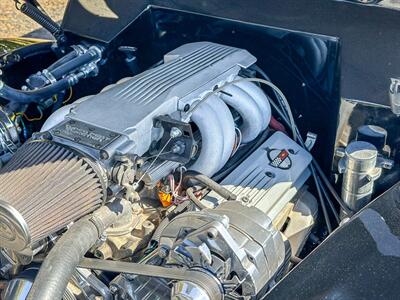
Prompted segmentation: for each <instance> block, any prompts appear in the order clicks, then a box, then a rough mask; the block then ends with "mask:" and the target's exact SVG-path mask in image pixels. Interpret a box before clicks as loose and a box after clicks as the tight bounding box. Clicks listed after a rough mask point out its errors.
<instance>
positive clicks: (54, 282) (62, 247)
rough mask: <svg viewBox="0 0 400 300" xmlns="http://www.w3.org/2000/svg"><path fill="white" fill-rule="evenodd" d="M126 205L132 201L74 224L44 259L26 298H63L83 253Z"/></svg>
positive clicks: (119, 202)
mask: <svg viewBox="0 0 400 300" xmlns="http://www.w3.org/2000/svg"><path fill="white" fill-rule="evenodd" d="M125 205H129V202H127V201H126V200H115V201H113V202H111V203H109V204H107V205H105V206H102V207H101V208H99V209H98V210H96V211H95V212H93V214H92V215H89V216H87V217H85V218H83V219H81V220H79V221H77V222H76V223H74V224H73V225H72V226H71V227H70V228H69V229H68V231H67V232H66V233H64V234H63V235H62V237H61V238H60V239H59V240H58V241H57V243H56V244H55V246H54V247H53V248H52V249H51V251H50V252H49V254H48V255H47V257H46V258H45V260H44V262H43V264H42V266H41V267H40V270H39V273H38V275H37V276H36V279H35V282H34V283H33V285H32V288H31V290H30V292H29V295H28V298H27V299H28V300H35V299H41V300H57V299H62V297H63V294H64V291H65V289H66V287H67V284H68V281H69V280H70V278H71V276H72V275H73V273H74V272H75V269H76V267H77V266H78V264H79V262H80V260H81V259H82V258H83V256H84V254H85V253H86V252H87V251H88V250H89V249H90V248H91V247H92V246H93V245H94V244H95V243H96V241H97V240H98V239H99V238H100V236H101V235H102V233H103V232H104V231H105V230H106V228H107V227H109V226H111V225H112V224H113V223H114V222H115V221H116V220H117V218H118V217H119V216H120V215H121V214H122V213H123V211H124V209H123V208H124V206H125Z"/></svg>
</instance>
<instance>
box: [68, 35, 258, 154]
mask: <svg viewBox="0 0 400 300" xmlns="http://www.w3.org/2000/svg"><path fill="white" fill-rule="evenodd" d="M255 61H256V58H255V57H254V56H252V55H251V54H250V53H248V52H247V51H246V50H242V49H238V48H233V47H228V46H223V45H219V44H214V43H210V42H198V43H192V44H185V45H183V46H181V47H179V48H177V49H175V50H173V51H171V52H169V53H168V54H166V55H165V56H164V64H162V65H160V66H157V67H155V68H153V69H150V70H147V71H145V72H143V73H141V74H139V75H137V76H135V77H132V78H125V79H123V80H120V81H119V82H118V83H116V84H114V85H111V86H108V87H106V88H104V89H103V91H102V92H101V93H99V94H97V95H94V96H91V97H89V98H88V99H87V100H85V101H83V102H81V103H79V105H77V106H76V107H75V108H74V109H73V110H72V111H71V113H69V114H68V115H67V119H72V120H74V121H76V122H78V123H85V124H88V125H91V126H93V127H95V128H103V129H106V130H108V131H110V132H113V133H116V134H119V135H121V137H120V138H119V139H121V141H120V142H117V141H116V142H115V144H116V145H118V147H122V145H124V147H127V146H126V143H129V142H131V145H130V146H129V148H130V149H129V150H131V151H132V152H135V153H136V154H138V155H142V154H143V153H145V152H146V151H147V150H148V148H149V146H150V144H151V142H152V131H151V128H153V125H154V124H153V122H154V121H153V119H154V117H155V116H160V115H164V114H173V113H175V112H177V111H178V110H183V108H184V107H185V105H187V104H189V105H190V104H192V103H193V102H194V101H196V100H199V99H201V97H202V96H204V95H205V94H206V93H207V92H210V91H212V90H213V89H214V87H215V86H216V85H218V84H219V85H220V84H223V83H224V82H226V81H227V80H228V79H230V80H233V79H234V77H235V76H236V75H238V73H239V71H240V69H241V67H244V68H246V67H249V66H250V65H252V64H254V63H255ZM178 117H179V116H178ZM153 134H154V132H153ZM134 141H135V142H134Z"/></svg>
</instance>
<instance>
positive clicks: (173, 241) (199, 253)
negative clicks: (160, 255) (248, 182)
mask: <svg viewBox="0 0 400 300" xmlns="http://www.w3.org/2000/svg"><path fill="white" fill-rule="evenodd" d="M160 247H161V248H164V249H171V251H169V256H168V258H167V262H168V263H169V264H172V265H174V264H178V265H184V266H187V267H190V268H193V267H201V268H204V269H207V270H211V271H212V272H213V273H215V274H217V275H218V278H219V280H220V281H221V282H222V284H223V285H224V284H226V285H224V286H225V289H226V290H225V293H227V292H229V289H233V290H235V289H236V287H235V282H236V281H235V280H234V279H232V278H231V277H232V274H235V276H236V277H237V279H238V281H237V282H236V283H237V285H240V286H241V292H240V293H241V294H242V295H243V296H255V295H256V294H257V293H258V292H260V291H261V290H262V288H263V287H264V286H265V285H266V284H267V283H268V282H269V281H270V280H271V279H272V278H274V275H276V273H277V272H278V270H279V269H280V268H281V267H282V265H283V264H284V262H285V258H286V257H287V255H288V253H287V250H288V249H286V247H285V244H284V241H283V238H282V235H281V233H280V232H279V231H277V230H276V229H275V228H274V226H273V225H272V221H271V219H270V218H269V217H268V216H267V215H266V214H264V213H263V212H262V211H260V210H259V209H257V208H255V207H246V206H244V205H243V204H242V203H240V202H239V201H227V202H223V203H222V204H221V205H219V206H218V207H217V208H215V209H205V210H202V211H198V212H186V213H183V214H181V215H179V216H177V217H176V218H174V219H173V220H172V221H171V222H170V223H169V224H168V225H167V226H166V227H165V229H164V230H163V232H162V234H161V237H160ZM235 276H234V277H235ZM185 299H186V298H185ZM189 299H192V298H189Z"/></svg>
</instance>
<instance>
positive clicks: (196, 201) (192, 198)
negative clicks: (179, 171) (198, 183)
mask: <svg viewBox="0 0 400 300" xmlns="http://www.w3.org/2000/svg"><path fill="white" fill-rule="evenodd" d="M186 195H187V196H188V197H189V199H190V201H192V202H193V204H194V205H196V206H197V207H198V208H199V209H200V210H202V209H206V208H207V206H205V205H204V204H203V203H201V202H200V200H199V199H197V197H196V195H195V194H194V191H193V188H191V187H190V188H188V189H187V190H186Z"/></svg>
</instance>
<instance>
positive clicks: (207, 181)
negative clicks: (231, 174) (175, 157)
mask: <svg viewBox="0 0 400 300" xmlns="http://www.w3.org/2000/svg"><path fill="white" fill-rule="evenodd" d="M191 180H194V181H198V182H200V183H202V184H204V185H205V186H207V187H208V188H210V189H211V190H213V191H215V192H216V193H217V194H218V195H220V196H221V197H222V198H224V199H226V200H236V195H235V194H234V193H232V192H230V191H229V190H228V189H226V188H224V187H223V186H222V185H220V184H219V183H217V182H215V181H214V180H212V179H211V178H210V177H208V176H206V175H204V174H201V173H199V172H196V171H186V172H185V174H184V176H183V180H182V184H183V186H188V183H189V181H191ZM191 191H192V192H193V190H191Z"/></svg>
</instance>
